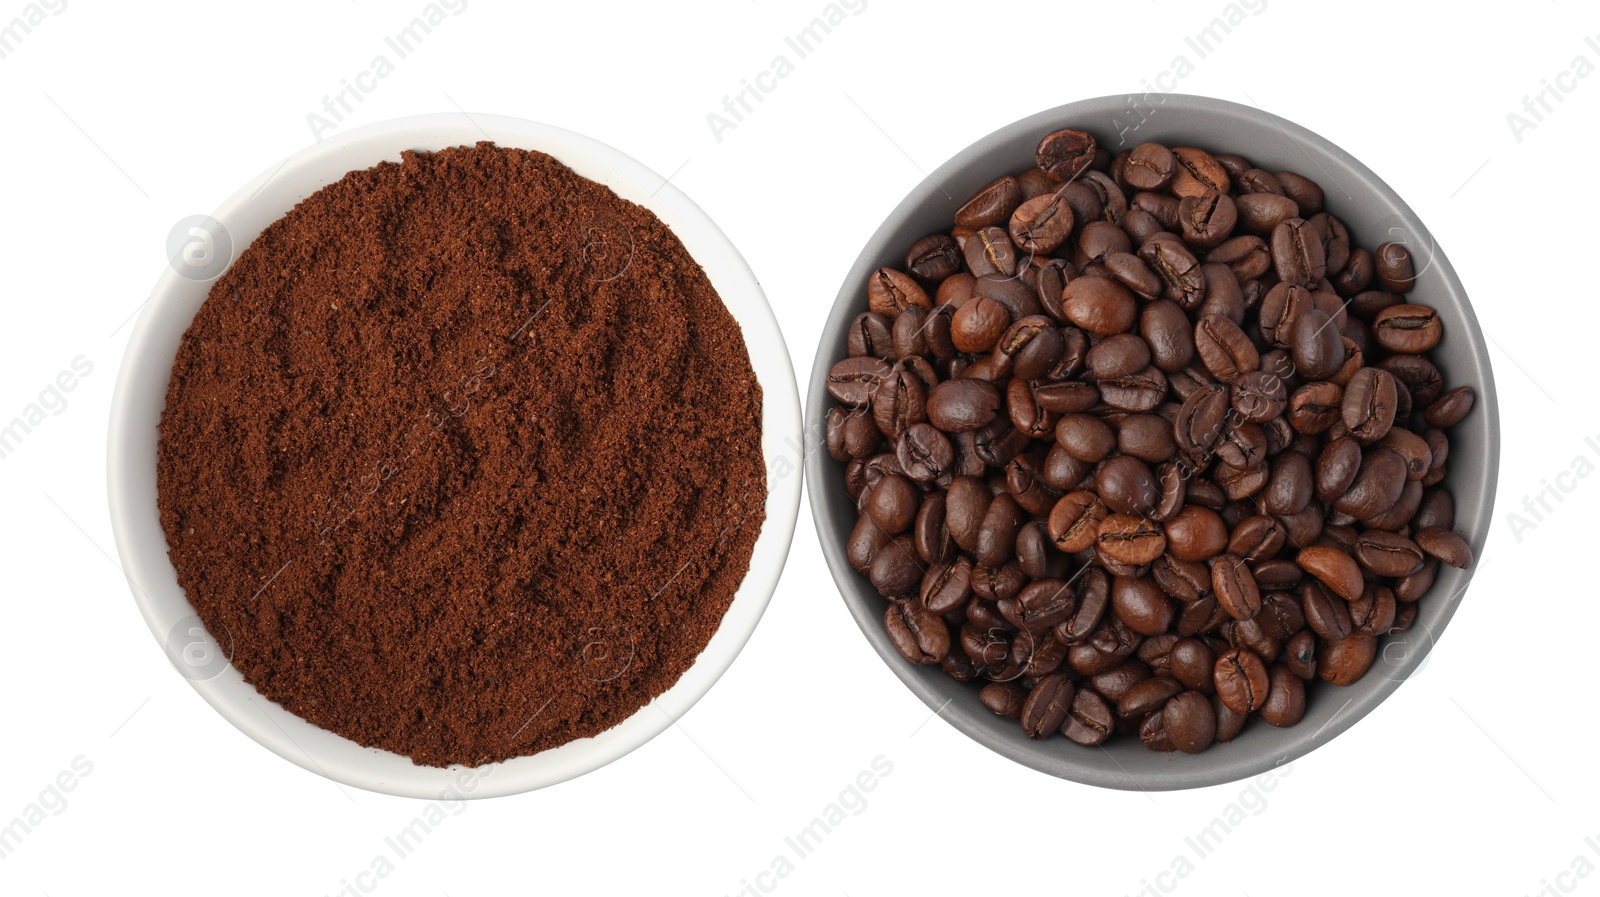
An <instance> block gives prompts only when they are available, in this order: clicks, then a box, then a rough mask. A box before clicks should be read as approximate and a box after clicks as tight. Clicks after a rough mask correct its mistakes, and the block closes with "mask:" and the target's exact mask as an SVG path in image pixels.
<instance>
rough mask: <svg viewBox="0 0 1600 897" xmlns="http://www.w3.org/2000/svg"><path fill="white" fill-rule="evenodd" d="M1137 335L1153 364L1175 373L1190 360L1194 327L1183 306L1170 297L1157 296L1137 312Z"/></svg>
mask: <svg viewBox="0 0 1600 897" xmlns="http://www.w3.org/2000/svg"><path fill="white" fill-rule="evenodd" d="M1139 335H1140V336H1142V337H1144V342H1145V344H1146V345H1147V346H1148V347H1149V351H1150V361H1151V363H1152V364H1154V365H1155V366H1156V367H1158V368H1160V369H1161V370H1163V371H1165V372H1167V373H1168V374H1172V373H1175V372H1177V371H1180V370H1183V369H1184V368H1185V367H1188V366H1189V364H1190V363H1191V362H1193V361H1194V354H1195V346H1194V329H1193V327H1191V326H1190V324H1189V318H1188V316H1187V315H1185V314H1184V312H1183V307H1182V306H1180V305H1178V303H1176V302H1173V301H1172V300H1170V299H1157V300H1155V301H1153V302H1151V303H1149V304H1147V305H1146V306H1145V307H1144V310H1143V311H1142V312H1140V315H1139Z"/></svg>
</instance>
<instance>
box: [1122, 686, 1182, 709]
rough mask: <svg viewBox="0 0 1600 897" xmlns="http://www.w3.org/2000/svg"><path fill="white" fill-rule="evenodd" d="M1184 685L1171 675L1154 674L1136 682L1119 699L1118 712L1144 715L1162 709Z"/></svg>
mask: <svg viewBox="0 0 1600 897" xmlns="http://www.w3.org/2000/svg"><path fill="white" fill-rule="evenodd" d="M1181 691H1183V685H1182V684H1181V683H1180V682H1178V680H1176V679H1173V678H1171V677H1170V676H1152V677H1150V678H1148V679H1141V680H1140V681H1138V682H1136V683H1134V684H1133V685H1132V686H1130V687H1129V688H1128V690H1127V691H1126V692H1124V693H1123V695H1122V697H1121V698H1119V699H1118V700H1117V713H1118V714H1120V715H1122V716H1125V717H1137V716H1143V715H1145V714H1146V713H1150V712H1152V711H1157V710H1160V709H1161V708H1162V707H1163V706H1165V704H1166V703H1167V701H1169V700H1170V699H1171V698H1172V697H1173V696H1174V695H1176V694H1178V693H1179V692H1181Z"/></svg>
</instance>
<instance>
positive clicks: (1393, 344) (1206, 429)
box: [827, 130, 1474, 753]
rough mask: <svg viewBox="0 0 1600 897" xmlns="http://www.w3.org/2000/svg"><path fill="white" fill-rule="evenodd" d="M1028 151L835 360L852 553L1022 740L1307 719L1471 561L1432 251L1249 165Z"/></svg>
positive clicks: (880, 274)
mask: <svg viewBox="0 0 1600 897" xmlns="http://www.w3.org/2000/svg"><path fill="white" fill-rule="evenodd" d="M1037 163H1038V164H1037V167H1035V168H1030V169H1029V170H1027V171H1025V172H1022V173H1020V174H1017V175H1014V176H1010V175H1008V176H1006V177H1002V178H1000V179H999V180H997V181H995V182H993V183H991V184H989V185H988V186H986V187H984V188H983V189H982V190H979V191H978V192H977V194H976V195H974V196H973V197H972V198H971V199H970V200H969V201H967V202H966V203H965V204H964V205H963V206H961V208H960V209H959V210H958V211H957V212H956V213H955V220H954V222H953V227H952V228H951V229H950V230H949V231H948V232H945V233H936V234H931V235H929V236H926V237H924V238H922V239H920V240H917V241H916V242H915V243H914V244H912V245H911V246H910V247H909V249H908V251H907V252H906V257H905V263H904V265H903V266H902V267H899V268H895V267H884V268H879V269H878V270H876V271H874V272H873V273H872V275H871V276H870V278H869V280H868V282H867V284H866V300H867V311H865V312H863V313H861V314H860V315H859V316H858V317H856V318H855V319H854V321H853V322H852V323H851V325H850V332H849V340H848V347H849V348H848V351H849V357H847V358H845V359H843V360H841V361H839V362H838V363H837V364H835V365H834V366H833V368H832V369H831V370H830V371H829V374H828V391H829V393H830V394H831V395H832V396H833V398H834V399H836V400H837V401H838V403H839V404H838V406H837V407H834V408H832V409H831V410H830V411H829V415H828V432H827V445H828V452H829V454H830V455H831V456H832V457H833V458H834V460H836V461H838V462H841V463H843V464H845V465H846V466H845V468H844V487H845V488H846V489H847V490H848V492H849V494H850V497H851V498H852V499H853V500H854V501H855V502H856V503H857V507H858V509H859V511H860V518H859V520H858V521H857V523H856V525H855V528H854V529H853V530H852V532H851V533H850V536H849V542H848V545H847V554H848V557H849V561H850V564H851V565H852V566H853V567H854V568H855V569H856V570H858V571H859V572H860V573H862V574H863V575H865V576H867V577H868V578H870V580H871V582H872V584H873V586H874V587H875V588H876V589H877V591H878V592H879V593H880V594H882V595H883V597H884V598H885V599H887V602H888V603H887V606H886V608H885V611H884V626H885V627H886V629H887V631H888V634H889V638H890V640H891V641H892V642H893V643H894V645H895V646H896V648H898V649H899V651H900V653H902V654H903V655H905V658H906V660H908V661H909V662H911V663H917V664H937V665H939V666H940V667H941V668H942V669H943V670H944V671H945V672H946V673H948V674H949V675H951V676H953V677H954V678H956V679H957V680H960V681H962V682H973V683H983V685H982V690H981V692H979V695H978V697H979V699H980V700H981V701H982V702H983V704H984V705H985V706H986V707H988V708H989V709H990V710H993V711H994V712H995V713H997V714H1000V715H1002V716H1005V717H1010V718H1012V719H1016V720H1018V721H1019V722H1020V724H1021V726H1022V729H1023V731H1024V732H1025V733H1026V734H1027V735H1028V736H1029V737H1032V738H1047V737H1050V736H1051V735H1053V734H1054V733H1057V732H1059V733H1061V734H1062V735H1064V736H1065V737H1066V738H1068V739H1070V740H1071V741H1074V742H1077V743H1078V744H1082V745H1097V744H1101V743H1103V742H1105V741H1106V740H1107V739H1109V738H1112V737H1113V736H1116V735H1119V734H1120V735H1128V736H1137V737H1138V739H1139V740H1140V741H1141V742H1142V743H1143V744H1144V745H1145V746H1146V747H1148V748H1150V749H1152V750H1157V751H1173V750H1179V751H1184V752H1189V753H1197V752H1199V751H1203V750H1205V749H1206V748H1207V747H1209V746H1210V745H1212V744H1213V743H1216V742H1226V741H1230V740H1231V739H1233V738H1234V737H1235V736H1236V735H1237V734H1238V733H1239V732H1240V730H1241V729H1242V728H1243V727H1244V726H1245V725H1246V724H1248V723H1249V721H1250V719H1251V718H1252V717H1259V718H1260V719H1261V720H1263V721H1264V722H1266V723H1267V724H1269V725H1273V726H1290V725H1293V724H1295V723H1296V722H1298V721H1299V720H1300V719H1301V718H1302V716H1303V715H1304V714H1305V709H1306V701H1307V694H1308V692H1307V686H1306V683H1307V682H1309V681H1311V680H1314V679H1317V678H1321V679H1322V680H1325V681H1326V682H1330V683H1333V684H1335V685H1347V684H1349V683H1351V682H1354V681H1356V680H1357V679H1360V678H1361V676H1362V675H1364V674H1365V673H1366V672H1367V670H1368V668H1369V667H1370V666H1371V665H1372V662H1373V659H1374V657H1375V655H1376V653H1377V650H1378V639H1379V637H1380V636H1382V635H1384V634H1386V633H1397V632H1403V631H1405V630H1406V629H1407V628H1408V627H1410V626H1411V625H1412V622H1413V621H1414V620H1415V618H1416V612H1417V601H1418V600H1419V599H1421V598H1422V597H1423V596H1424V595H1425V594H1426V593H1427V591H1428V590H1429V588H1430V587H1431V586H1432V584H1433V580H1434V577H1435V575H1436V573H1437V571H1438V569H1439V564H1440V563H1441V562H1442V563H1445V564H1450V565H1453V566H1457V567H1465V566H1467V565H1469V564H1470V563H1471V550H1470V548H1469V547H1468V544H1467V542H1466V541H1465V540H1464V539H1462V537H1461V536H1459V535H1457V534H1456V533H1455V532H1453V531H1452V527H1453V525H1454V502H1453V500H1452V498H1451V496H1450V493H1449V492H1448V491H1446V490H1445V489H1444V488H1443V487H1442V486H1441V485H1439V484H1440V482H1441V480H1443V479H1444V477H1445V471H1446V468H1447V464H1448V459H1449V452H1450V441H1449V437H1448V435H1447V431H1448V430H1449V428H1450V427H1451V426H1452V425H1454V424H1456V423H1457V422H1459V421H1460V420H1461V419H1462V418H1463V417H1465V416H1466V415H1467V413H1468V412H1470V411H1471V410H1472V406H1473V400H1474V393H1473V390H1472V388H1471V387H1470V386H1461V387H1457V388H1455V389H1449V390H1447V389H1446V388H1445V384H1444V383H1443V380H1442V378H1441V375H1440V372H1439V370H1438V368H1437V367H1435V365H1434V364H1433V363H1432V362H1431V361H1430V360H1429V358H1428V353H1429V352H1430V351H1431V350H1432V349H1433V348H1434V347H1435V346H1436V345H1437V344H1438V343H1439V341H1440V339H1441V337H1442V335H1443V333H1442V327H1441V322H1440V319H1439V316H1438V315H1437V314H1436V313H1435V311H1434V309H1432V308H1429V307H1428V306H1426V305H1423V304H1419V303H1415V302H1412V301H1409V300H1408V298H1407V296H1406V293H1407V292H1408V291H1410V290H1411V289H1412V287H1413V284H1414V282H1415V278H1416V274H1417V271H1416V268H1417V266H1418V265H1419V264H1421V265H1425V264H1426V263H1427V262H1428V259H1426V258H1417V259H1414V258H1413V257H1412V254H1411V252H1410V251H1409V250H1408V248H1407V247H1406V246H1405V245H1402V244H1399V243H1384V244H1382V245H1378V246H1376V247H1374V248H1372V249H1370V250H1369V249H1367V248H1366V247H1363V246H1360V245H1357V244H1356V243H1355V242H1354V240H1353V239H1352V237H1351V234H1350V232H1349V231H1348V230H1347V229H1346V227H1345V225H1344V224H1343V223H1342V222H1341V221H1340V220H1339V219H1338V218H1337V217H1335V216H1334V215H1333V214H1332V213H1331V212H1329V211H1327V210H1326V209H1325V208H1324V200H1323V191H1322V189H1321V188H1320V187H1319V186H1318V185H1317V184H1316V183H1315V182H1314V181H1312V180H1311V179H1310V178H1307V177H1304V176H1303V175H1300V174H1296V173H1294V172H1290V171H1279V172H1270V171H1265V170H1262V169H1260V168H1256V167H1254V166H1253V165H1251V164H1250V162H1248V161H1247V160H1246V159H1245V158H1243V157H1241V156H1238V155H1233V154H1213V153H1211V152H1208V151H1206V150H1202V149H1197V148H1194V147H1167V146H1162V145H1160V144H1158V143H1143V144H1140V145H1139V146H1136V147H1134V148H1133V149H1132V150H1130V151H1127V152H1123V153H1121V154H1118V155H1116V156H1115V157H1113V156H1111V155H1110V154H1109V153H1107V152H1106V151H1105V150H1103V149H1100V148H1098V147H1097V145H1096V141H1095V139H1094V137H1093V136H1092V135H1090V134H1087V133H1084V132H1081V131H1076V130H1061V131H1057V132H1055V133H1052V134H1049V135H1047V136H1046V137H1045V138H1044V139H1043V140H1042V141H1040V143H1039V147H1038V153H1037Z"/></svg>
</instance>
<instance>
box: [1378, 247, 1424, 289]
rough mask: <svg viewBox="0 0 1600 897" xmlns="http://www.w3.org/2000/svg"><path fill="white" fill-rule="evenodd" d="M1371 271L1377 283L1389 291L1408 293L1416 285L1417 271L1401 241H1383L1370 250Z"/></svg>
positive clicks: (1409, 253)
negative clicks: (1375, 276)
mask: <svg viewBox="0 0 1600 897" xmlns="http://www.w3.org/2000/svg"><path fill="white" fill-rule="evenodd" d="M1372 262H1373V273H1374V274H1376V275H1377V278H1378V283H1381V284H1383V288H1384V289H1386V290H1388V291H1389V292H1391V293H1408V292H1410V291H1411V288H1412V287H1413V286H1415V285H1416V281H1417V272H1416V270H1415V268H1414V267H1413V265H1412V263H1411V252H1410V251H1409V250H1407V249H1406V247H1405V244H1403V243H1383V244H1380V245H1379V246H1378V248H1377V249H1374V250H1373V251H1372Z"/></svg>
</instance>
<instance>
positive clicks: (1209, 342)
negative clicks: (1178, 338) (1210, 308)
mask: <svg viewBox="0 0 1600 897" xmlns="http://www.w3.org/2000/svg"><path fill="white" fill-rule="evenodd" d="M1194 344H1195V350H1196V352H1198V353H1199V355H1200V361H1201V363H1202V364H1204V365H1205V366H1206V370H1208V371H1210V372H1211V376H1213V377H1215V378H1216V379H1217V380H1219V381H1221V382H1222V383H1225V384H1228V385H1232V384H1233V383H1234V382H1235V381H1237V380H1238V379H1239V378H1240V377H1241V376H1243V375H1245V374H1248V373H1250V372H1251V371H1254V370H1257V369H1258V368H1259V367H1260V366H1261V356H1260V354H1259V353H1257V351H1256V347H1255V344H1254V343H1252V342H1250V338H1249V337H1248V336H1246V335H1245V333H1244V331H1243V330H1240V329H1239V325H1238V324H1235V323H1233V322H1232V321H1230V320H1228V319H1227V318H1225V317H1223V316H1221V315H1214V314H1213V315H1206V316H1205V317H1203V318H1201V319H1200V320H1199V322H1198V323H1196V324H1195V327H1194Z"/></svg>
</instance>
